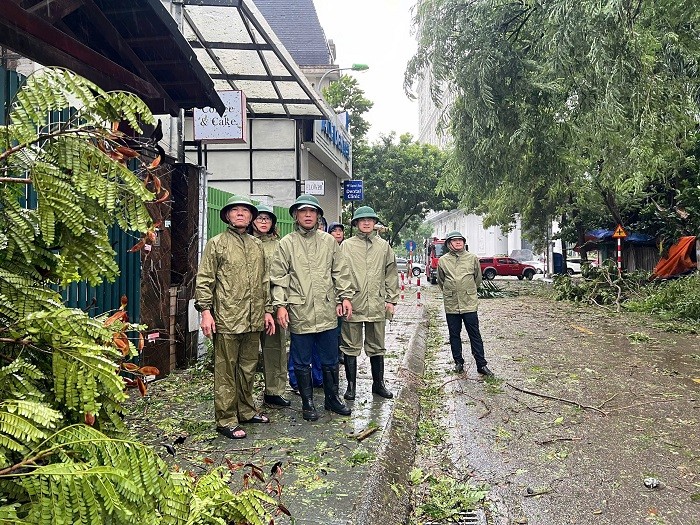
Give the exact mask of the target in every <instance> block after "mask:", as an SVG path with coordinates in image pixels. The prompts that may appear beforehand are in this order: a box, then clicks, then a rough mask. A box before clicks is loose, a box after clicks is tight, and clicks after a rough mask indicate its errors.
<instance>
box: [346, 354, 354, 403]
mask: <svg viewBox="0 0 700 525" xmlns="http://www.w3.org/2000/svg"><path fill="white" fill-rule="evenodd" d="M345 379H347V380H348V387H347V388H346V389H345V394H344V395H343V397H344V398H345V399H348V400H350V401H352V400H353V399H355V385H357V356H354V355H346V356H345Z"/></svg>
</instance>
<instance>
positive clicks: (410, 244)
mask: <svg viewBox="0 0 700 525" xmlns="http://www.w3.org/2000/svg"><path fill="white" fill-rule="evenodd" d="M406 251H407V252H415V251H416V241H406Z"/></svg>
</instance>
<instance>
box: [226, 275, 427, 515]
mask: <svg viewBox="0 0 700 525" xmlns="http://www.w3.org/2000/svg"><path fill="white" fill-rule="evenodd" d="M409 291H410V292H412V293H410V294H409V293H408V292H409ZM415 295H416V294H415V288H413V289H411V290H407V293H406V296H407V298H406V299H405V300H404V301H403V302H402V303H400V304H399V305H398V307H397V309H396V314H395V317H394V320H393V321H392V322H391V323H389V324H388V325H387V333H386V346H387V355H386V359H385V381H386V383H387V388H389V390H390V391H392V392H393V393H394V399H391V400H385V399H383V398H380V397H379V396H374V395H372V393H371V387H372V377H371V372H370V366H369V359H368V358H367V356H365V355H364V354H363V355H362V356H361V358H360V359H358V377H357V398H356V400H355V401H354V402H348V406H350V408H352V415H351V416H349V417H342V416H338V415H336V414H332V413H331V412H328V411H326V410H324V409H323V389H314V401H315V403H316V406H317V408H318V410H319V414H320V416H321V417H320V419H319V420H318V421H316V422H307V421H304V420H303V419H302V418H301V399H300V398H299V397H298V396H295V395H293V394H291V393H288V395H289V398H290V399H291V400H292V406H291V407H290V408H288V409H274V408H271V407H267V406H264V405H263V407H262V408H263V410H264V411H265V412H266V413H267V414H268V415H269V416H270V419H271V420H272V422H271V423H270V424H267V425H246V431H247V432H248V436H249V437H248V439H245V440H242V441H231V440H227V439H225V438H217V442H216V445H217V449H219V450H221V451H222V452H223V454H224V457H226V458H228V459H230V460H231V461H234V462H236V461H246V462H248V461H250V462H253V463H255V464H257V465H259V466H261V467H263V468H264V470H265V471H266V472H269V469H270V467H271V466H272V465H274V464H275V463H276V462H278V461H281V462H282V464H283V467H282V468H283V469H284V475H283V478H282V483H283V485H284V488H283V492H282V501H283V502H284V504H285V505H286V506H287V508H288V509H289V510H290V511H291V513H292V516H293V518H294V523H297V524H315V525H321V524H358V525H359V524H362V525H364V524H373V523H382V524H383V525H387V524H391V523H397V524H398V523H402V522H403V518H405V516H406V512H407V511H408V500H407V494H406V492H405V491H396V489H395V487H396V486H401V487H403V486H404V485H405V481H406V479H405V477H406V476H407V474H408V472H409V471H410V470H411V467H412V464H413V458H414V456H415V438H416V428H417V425H418V416H419V403H418V396H417V385H418V382H419V381H420V378H421V376H422V373H423V357H424V353H425V332H426V324H425V322H424V315H425V312H424V308H423V307H422V306H419V305H417V304H416V298H415ZM340 376H341V380H340V392H341V393H342V392H344V391H345V385H346V383H345V375H344V370H343V368H342V365H341V374H340ZM341 395H342V394H341ZM373 426H376V427H377V428H378V430H377V431H375V432H374V433H373V434H371V435H370V436H369V437H368V438H366V439H364V440H362V441H358V439H356V438H355V435H357V434H358V433H360V432H362V431H363V430H366V429H368V428H371V427H373ZM222 459H223V458H222ZM392 487H393V488H392ZM402 516H403V517H402ZM275 522H276V523H291V520H289V519H288V518H286V517H280V518H276V520H275Z"/></svg>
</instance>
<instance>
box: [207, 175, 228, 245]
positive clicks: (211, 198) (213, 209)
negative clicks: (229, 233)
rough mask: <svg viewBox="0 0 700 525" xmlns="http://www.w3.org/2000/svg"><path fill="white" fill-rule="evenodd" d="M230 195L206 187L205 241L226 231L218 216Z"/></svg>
mask: <svg viewBox="0 0 700 525" xmlns="http://www.w3.org/2000/svg"><path fill="white" fill-rule="evenodd" d="M232 195H233V193H229V192H227V191H223V190H219V189H216V188H212V187H211V186H209V187H207V239H211V238H212V237H214V236H215V235H218V234H220V233H221V232H223V231H224V230H226V224H224V222H223V221H222V220H221V217H220V214H221V210H222V208H223V207H224V206H226V201H228V200H229V199H230V198H231V196H232Z"/></svg>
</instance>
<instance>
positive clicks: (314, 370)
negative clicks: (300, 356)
mask: <svg viewBox="0 0 700 525" xmlns="http://www.w3.org/2000/svg"><path fill="white" fill-rule="evenodd" d="M287 375H288V376H289V386H291V387H292V388H293V389H294V390H296V389H297V388H298V386H299V384H298V383H297V375H296V372H294V361H292V353H291V352H290V353H289V359H288V360H287ZM311 379H312V380H313V383H314V386H315V387H319V386H323V371H322V370H321V359H320V358H319V357H318V350H317V349H316V347H315V346H314V348H313V350H311Z"/></svg>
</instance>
